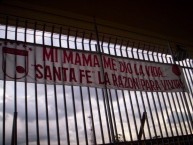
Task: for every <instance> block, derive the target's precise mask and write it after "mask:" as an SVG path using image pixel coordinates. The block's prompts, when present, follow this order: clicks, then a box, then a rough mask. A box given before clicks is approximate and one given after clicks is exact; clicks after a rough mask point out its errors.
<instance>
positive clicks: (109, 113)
mask: <svg viewBox="0 0 193 145" xmlns="http://www.w3.org/2000/svg"><path fill="white" fill-rule="evenodd" d="M94 26H95V32H96V36H97V51H98V52H99V55H100V61H101V65H102V74H103V75H102V77H103V79H104V67H103V59H102V51H101V48H100V42H99V35H98V29H97V24H96V20H95V18H94ZM104 81H105V79H104ZM104 87H105V88H104V100H105V102H106V103H107V112H108V120H109V123H110V142H111V141H112V142H113V143H114V142H115V138H114V129H113V124H112V117H111V109H110V104H109V96H108V92H107V86H106V83H105V86H104Z"/></svg>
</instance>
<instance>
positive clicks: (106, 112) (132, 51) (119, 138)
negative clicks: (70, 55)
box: [0, 17, 193, 145]
mask: <svg viewBox="0 0 193 145" xmlns="http://www.w3.org/2000/svg"><path fill="white" fill-rule="evenodd" d="M1 19H3V20H4V23H2V24H1V25H0V38H1V40H0V43H1V46H6V45H13V46H14V47H17V46H24V47H25V46H34V47H36V46H39V47H42V46H46V47H50V48H56V49H57V48H60V49H61V48H62V49H65V50H73V51H77V52H89V53H90V52H91V53H94V54H98V55H99V56H102V55H107V56H111V57H114V58H117V59H118V58H124V59H128V60H130V61H136V62H148V63H152V62H153V63H156V64H166V65H169V66H171V65H173V64H176V65H177V66H179V67H180V68H181V69H182V70H183V76H184V78H185V81H186V85H187V90H186V91H185V90H183V89H182V90H181V91H143V90H130V89H113V88H108V87H107V86H105V85H104V87H103V88H101V87H90V86H77V85H72V84H55V83H53V84H48V83H47V82H46V81H45V82H44V83H39V82H38V81H37V78H35V81H34V82H33V83H29V82H28V78H27V77H25V78H24V80H23V81H18V80H17V79H13V80H12V81H11V80H9V79H7V77H6V76H5V74H4V78H3V79H2V80H1V81H0V104H1V105H0V115H1V118H2V119H1V120H0V126H1V128H0V132H1V133H0V136H1V137H0V142H1V143H2V144H3V145H9V144H11V143H15V144H18V145H23V144H26V145H39V144H42V145H44V144H45V145H47V144H48V145H50V144H53V145H54V144H57V145H60V144H61V145H62V144H68V145H70V144H72V145H75V144H77V145H79V144H82V145H83V144H86V145H87V144H108V143H118V142H119V143H125V144H127V143H128V144H129V142H133V143H134V142H135V143H137V144H140V140H142V141H143V140H148V141H149V142H148V143H147V144H155V143H157V144H166V143H168V144H172V143H173V144H175V143H181V144H190V145H191V144H192V138H193V137H192V125H193V117H192V108H193V98H192V96H193V90H192V87H193V72H192V68H193V60H192V58H191V57H190V56H188V55H187V54H186V53H183V52H184V51H181V52H180V54H179V53H178V52H179V51H177V50H178V49H174V45H170V44H171V43H169V42H168V43H167V44H166V45H160V44H152V43H149V42H144V41H142V40H134V39H131V38H122V37H120V36H111V35H110V34H103V33H100V32H98V31H97V28H96V29H95V30H93V31H90V30H82V29H78V28H72V27H70V26H58V25H55V26H54V25H51V24H49V25H47V24H46V23H43V22H41V23H40V22H38V21H37V22H36V21H32V20H23V19H22V20H20V19H19V18H15V17H11V18H10V17H1ZM10 22H11V23H10ZM13 22H15V25H13ZM21 24H22V26H25V27H21ZM28 26H30V28H31V29H30V28H29V27H28ZM93 27H94V25H93ZM32 28H33V29H32ZM37 28H41V29H37ZM46 30H51V31H46ZM55 32H60V33H55ZM112 42H113V43H112ZM177 47H179V49H180V50H184V49H183V48H182V46H180V45H178V46H177ZM35 51H38V48H35ZM1 53H3V51H2V52H1ZM171 54H173V55H171ZM36 55H37V56H38V54H37V53H34V58H35V59H34V64H36V60H37V59H38V57H37V56H36ZM12 59H13V62H14V65H13V66H14V68H16V65H17V57H16V56H15V57H12ZM3 61H6V59H5V60H3V58H2V62H3ZM6 64H7V63H6ZM25 64H26V62H24V66H25V69H26V65H25ZM53 64H54V63H53ZM1 65H2V64H1ZM10 66H11V65H10ZM10 66H9V65H5V66H4V67H5V69H6V68H9V67H10ZM2 68H3V66H2ZM103 69H104V68H103ZM103 72H104V71H103ZM14 75H16V71H14ZM36 77H37V76H36ZM143 113H145V114H146V118H145V121H144V127H142V124H143V122H142V115H143ZM140 128H141V129H142V130H141V131H142V132H141V135H142V137H139V131H140ZM158 138H159V139H158ZM153 139H154V140H153ZM143 143H144V144H146V142H143Z"/></svg>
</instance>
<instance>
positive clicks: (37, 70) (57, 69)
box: [0, 41, 187, 91]
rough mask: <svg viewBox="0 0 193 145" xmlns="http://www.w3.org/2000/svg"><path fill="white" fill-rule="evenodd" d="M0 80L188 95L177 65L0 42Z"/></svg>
mask: <svg viewBox="0 0 193 145" xmlns="http://www.w3.org/2000/svg"><path fill="white" fill-rule="evenodd" d="M0 56H1V59H0V79H6V80H17V81H25V80H26V81H27V82H37V83H47V84H69V85H80V86H91V87H101V88H104V87H105V86H106V87H107V88H114V89H128V90H141V91H183V90H185V91H187V89H186V88H187V87H186V84H185V79H184V76H183V72H182V69H181V68H179V67H178V66H177V65H168V64H159V63H154V62H145V61H138V60H133V59H128V58H122V57H114V56H110V55H105V54H103V55H99V53H95V52H85V51H77V50H72V49H59V48H51V47H46V46H38V45H30V44H28V45H24V44H21V43H20V44H18V43H9V42H8V43H5V42H3V41H0Z"/></svg>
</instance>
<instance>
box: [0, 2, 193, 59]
mask: <svg viewBox="0 0 193 145" xmlns="http://www.w3.org/2000/svg"><path fill="white" fill-rule="evenodd" d="M0 13H1V14H6V15H13V16H16V17H19V18H20V19H22V18H28V19H31V20H40V21H44V22H48V23H52V24H59V25H70V26H74V27H79V28H83V29H93V18H94V17H95V19H96V21H97V24H98V30H99V32H102V33H108V34H112V35H119V36H123V37H131V38H136V39H141V40H145V41H146V40H148V41H149V40H150V41H154V42H159V43H165V42H166V41H173V42H177V43H179V44H183V45H185V46H187V49H189V52H191V56H193V41H192V40H193V35H192V34H193V27H192V26H193V20H192V18H193V8H192V5H191V4H190V3H186V2H183V1H166V2H159V1H140V2H139V1H127V0H121V1H112V0H105V1H104V0H97V1H96V0H90V1H87V0H82V1H77V0H76V1H74V0H72V1H63V0H55V1H46V0H41V1H39V0H1V1H0ZM40 29H41V28H40Z"/></svg>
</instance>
